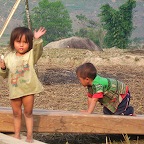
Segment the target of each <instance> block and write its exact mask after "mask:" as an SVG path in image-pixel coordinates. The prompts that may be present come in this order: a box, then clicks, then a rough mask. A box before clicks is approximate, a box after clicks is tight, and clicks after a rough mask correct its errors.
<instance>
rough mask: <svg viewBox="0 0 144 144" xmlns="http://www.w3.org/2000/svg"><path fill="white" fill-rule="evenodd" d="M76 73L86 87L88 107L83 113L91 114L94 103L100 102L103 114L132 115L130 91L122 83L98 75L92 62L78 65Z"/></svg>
mask: <svg viewBox="0 0 144 144" xmlns="http://www.w3.org/2000/svg"><path fill="white" fill-rule="evenodd" d="M76 74H77V77H78V79H79V81H80V83H81V84H82V85H83V86H84V87H87V88H88V109H87V110H84V111H83V112H84V113H88V114H91V113H92V112H93V111H94V108H95V106H96V103H97V102H100V103H101V104H102V105H103V113H104V114H107V115H133V113H134V109H133V107H132V106H129V103H130V92H129V90H128V86H126V85H125V84H124V83H122V82H120V81H118V80H115V79H111V78H104V77H101V76H99V75H98V74H97V70H96V68H95V66H94V65H93V64H92V63H84V64H82V65H80V66H79V67H78V68H77V69H76Z"/></svg>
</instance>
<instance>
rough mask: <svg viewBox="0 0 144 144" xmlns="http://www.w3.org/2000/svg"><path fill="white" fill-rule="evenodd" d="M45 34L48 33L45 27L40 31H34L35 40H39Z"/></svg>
mask: <svg viewBox="0 0 144 144" xmlns="http://www.w3.org/2000/svg"><path fill="white" fill-rule="evenodd" d="M45 33H46V29H45V28H44V27H40V28H39V30H38V31H36V30H34V38H35V39H38V38H40V37H41V36H42V35H44V34H45Z"/></svg>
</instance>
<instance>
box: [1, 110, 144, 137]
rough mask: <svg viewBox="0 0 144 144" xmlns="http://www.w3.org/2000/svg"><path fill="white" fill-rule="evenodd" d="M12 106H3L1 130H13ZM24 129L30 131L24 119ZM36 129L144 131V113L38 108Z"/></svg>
mask: <svg viewBox="0 0 144 144" xmlns="http://www.w3.org/2000/svg"><path fill="white" fill-rule="evenodd" d="M13 131H14V130H13V115H12V110H11V109H10V108H0V132H13ZM22 131H26V128H25V122H24V119H23V122H22ZM34 131H35V132H42V133H44V132H45V133H97V134H141V135H143V134H144V116H143V115H141V116H140V115H139V116H114V115H111V116H110V115H100V114H82V113H78V112H70V111H57V110H42V109H35V110H34Z"/></svg>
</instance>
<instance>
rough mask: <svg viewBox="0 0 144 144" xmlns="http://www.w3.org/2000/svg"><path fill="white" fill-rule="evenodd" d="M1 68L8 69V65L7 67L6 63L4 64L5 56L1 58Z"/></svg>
mask: <svg viewBox="0 0 144 144" xmlns="http://www.w3.org/2000/svg"><path fill="white" fill-rule="evenodd" d="M0 68H1V69H3V70H5V69H6V65H5V62H4V56H3V55H1V58H0Z"/></svg>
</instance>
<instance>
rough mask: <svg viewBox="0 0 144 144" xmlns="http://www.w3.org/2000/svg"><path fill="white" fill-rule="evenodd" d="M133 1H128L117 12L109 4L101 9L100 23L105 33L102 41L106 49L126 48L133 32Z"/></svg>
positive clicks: (134, 3)
mask: <svg viewBox="0 0 144 144" xmlns="http://www.w3.org/2000/svg"><path fill="white" fill-rule="evenodd" d="M135 6H136V1H135V0H128V1H127V2H126V3H124V4H123V5H122V6H120V7H119V10H115V9H113V8H112V7H110V6H109V4H106V5H103V6H102V7H101V10H102V11H101V14H100V17H101V22H102V24H103V28H104V29H106V31H107V33H106V36H105V39H104V42H105V44H106V45H107V47H114V46H116V47H118V48H126V47H127V46H128V44H129V38H130V36H131V33H132V31H133V22H132V19H133V8H134V7H135Z"/></svg>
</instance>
